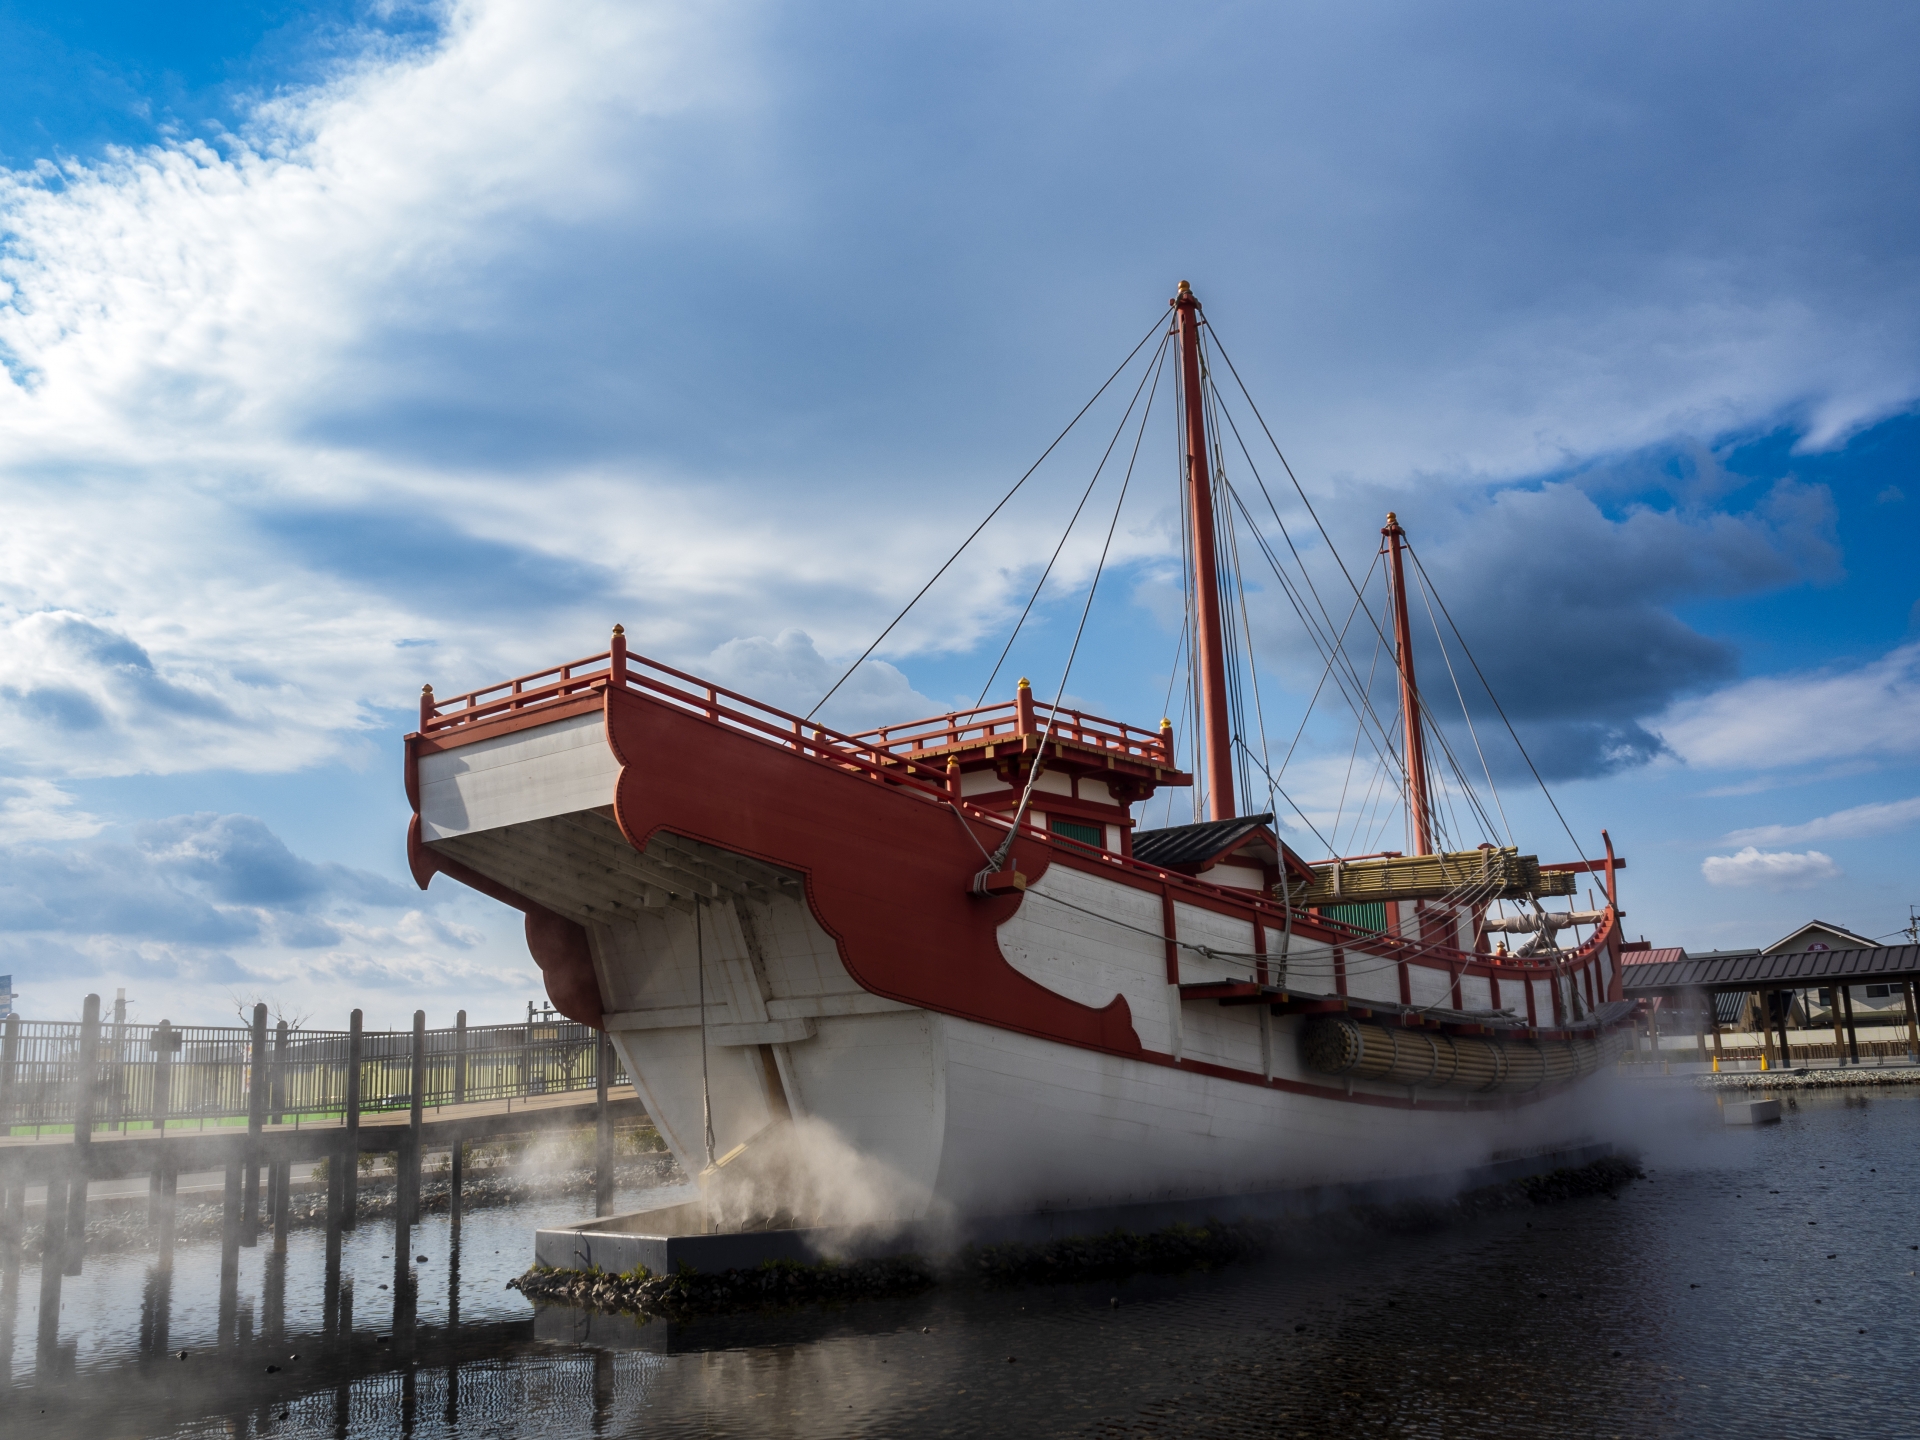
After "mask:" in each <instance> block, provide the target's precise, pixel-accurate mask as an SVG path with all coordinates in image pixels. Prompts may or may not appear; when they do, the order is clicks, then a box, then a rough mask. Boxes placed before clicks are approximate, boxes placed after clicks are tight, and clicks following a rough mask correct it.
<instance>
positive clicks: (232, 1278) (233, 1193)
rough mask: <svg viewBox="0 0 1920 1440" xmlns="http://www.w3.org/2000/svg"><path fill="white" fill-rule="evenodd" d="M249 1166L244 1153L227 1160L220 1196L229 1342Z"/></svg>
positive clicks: (223, 1330) (223, 1306) (223, 1328)
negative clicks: (244, 1176) (244, 1178)
mask: <svg viewBox="0 0 1920 1440" xmlns="http://www.w3.org/2000/svg"><path fill="white" fill-rule="evenodd" d="M245 1169H247V1164H246V1156H245V1154H244V1153H242V1154H235V1155H233V1156H232V1158H230V1159H229V1160H228V1161H227V1173H226V1184H225V1186H224V1187H223V1190H222V1194H221V1197H220V1317H219V1321H218V1326H219V1336H220V1341H221V1343H222V1344H225V1343H226V1341H227V1338H228V1335H229V1333H230V1331H231V1329H232V1326H233V1323H234V1317H235V1313H236V1312H235V1306H236V1301H237V1297H238V1295H239V1289H240V1230H241V1224H240V1200H241V1196H242V1194H243V1193H244V1191H245V1186H244V1185H243V1184H242V1183H241V1172H242V1171H244V1170H245Z"/></svg>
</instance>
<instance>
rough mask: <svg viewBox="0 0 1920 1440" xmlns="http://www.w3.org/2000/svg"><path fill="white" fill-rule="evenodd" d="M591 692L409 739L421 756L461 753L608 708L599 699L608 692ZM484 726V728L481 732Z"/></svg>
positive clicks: (595, 688)
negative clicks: (476, 745)
mask: <svg viewBox="0 0 1920 1440" xmlns="http://www.w3.org/2000/svg"><path fill="white" fill-rule="evenodd" d="M589 689H590V692H591V693H588V694H584V695H569V696H568V697H567V698H566V699H564V700H558V701H555V702H554V703H553V704H551V705H543V706H542V707H541V708H539V709H538V710H523V711H519V712H517V713H515V714H512V715H503V716H501V717H500V718H498V719H495V720H488V721H485V722H480V721H475V722H474V723H473V725H472V726H471V727H462V728H461V729H459V730H454V731H450V732H445V731H443V732H436V733H433V734H428V735H419V734H416V735H409V736H408V737H407V739H408V740H409V741H410V742H411V743H412V744H413V745H415V746H417V747H418V749H419V752H420V753H421V754H422V755H432V754H435V753H437V752H439V751H442V750H458V749H459V748H460V747H461V746H462V745H472V744H473V743H475V742H476V741H479V740H492V739H494V738H495V737H496V736H500V735H511V734H513V733H514V731H516V730H531V729H533V728H534V727H535V726H537V725H551V724H553V723H554V722H555V721H556V720H566V719H569V718H571V717H572V716H575V715H590V714H593V713H595V712H597V711H599V710H602V709H604V708H605V703H604V702H603V701H602V700H601V698H600V697H601V696H602V695H603V694H604V693H605V688H604V686H602V685H600V684H599V683H597V682H596V683H595V684H594V685H592V686H591V687H589ZM483 724H484V728H482V727H483Z"/></svg>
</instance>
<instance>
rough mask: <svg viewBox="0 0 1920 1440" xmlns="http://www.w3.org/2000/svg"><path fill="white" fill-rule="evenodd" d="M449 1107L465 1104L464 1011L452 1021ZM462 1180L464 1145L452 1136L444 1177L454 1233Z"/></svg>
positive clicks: (465, 1016) (448, 1212) (465, 1154)
mask: <svg viewBox="0 0 1920 1440" xmlns="http://www.w3.org/2000/svg"><path fill="white" fill-rule="evenodd" d="M453 1103H454V1104H456V1105H464V1104H466V1103H467V1012H466V1011H464V1010H461V1011H459V1012H458V1013H456V1014H455V1015H454V1017H453ZM466 1178H467V1142H466V1139H465V1137H464V1136H461V1135H459V1134H456V1135H455V1136H454V1140H453V1155H452V1163H451V1164H450V1165H449V1166H448V1174H447V1220H448V1222H449V1223H450V1224H451V1225H452V1227H453V1228H454V1229H455V1230H458V1229H459V1228H460V1191H461V1187H462V1186H463V1185H464V1184H465V1182H466Z"/></svg>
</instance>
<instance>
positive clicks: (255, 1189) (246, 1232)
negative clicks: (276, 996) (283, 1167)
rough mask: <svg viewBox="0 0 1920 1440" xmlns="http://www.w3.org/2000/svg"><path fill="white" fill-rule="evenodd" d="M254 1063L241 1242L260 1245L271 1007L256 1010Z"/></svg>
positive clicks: (249, 1086) (249, 1093)
mask: <svg viewBox="0 0 1920 1440" xmlns="http://www.w3.org/2000/svg"><path fill="white" fill-rule="evenodd" d="M248 1053H249V1054H250V1055H251V1056H252V1058H253V1063H252V1065H251V1066H250V1067H249V1069H248V1071H247V1082H248V1083H247V1145H246V1152H245V1156H244V1158H243V1160H242V1174H241V1177H240V1243H241V1244H242V1245H257V1244H259V1243H260V1132H261V1130H262V1128H263V1127H264V1126H265V1125H266V1123H267V1006H266V1002H265V1001H264V1000H263V1001H261V1002H260V1003H259V1004H257V1005H255V1006H254V1007H253V1043H252V1045H251V1046H250V1047H249V1052H248Z"/></svg>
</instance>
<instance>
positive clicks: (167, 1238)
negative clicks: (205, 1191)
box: [147, 1020, 180, 1265]
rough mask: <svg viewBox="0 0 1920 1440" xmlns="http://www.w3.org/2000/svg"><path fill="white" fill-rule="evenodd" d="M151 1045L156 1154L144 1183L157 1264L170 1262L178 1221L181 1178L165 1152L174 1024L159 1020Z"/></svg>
mask: <svg viewBox="0 0 1920 1440" xmlns="http://www.w3.org/2000/svg"><path fill="white" fill-rule="evenodd" d="M149 1043H150V1044H151V1045H152V1046H153V1138H154V1141H155V1145H156V1150H157V1152H158V1153H157V1154H156V1155H155V1156H154V1161H153V1174H152V1176H151V1177H150V1178H149V1180H148V1182H147V1224H148V1225H149V1226H152V1227H154V1228H155V1229H156V1230H157V1232H158V1234H157V1236H156V1239H157V1240H158V1242H159V1251H160V1263H161V1264H162V1265H171V1264H172V1263H173V1232H174V1225H175V1222H176V1220H177V1216H176V1214H175V1209H174V1198H175V1196H176V1195H177V1194H178V1192H179V1188H180V1176H179V1173H178V1171H177V1170H176V1168H175V1167H174V1164H173V1160H172V1158H171V1156H170V1155H169V1154H168V1151H167V1115H168V1112H169V1111H171V1110H172V1108H173V1057H174V1053H175V1052H176V1051H178V1050H179V1048H180V1037H179V1036H178V1035H176V1034H174V1031H173V1022H172V1021H171V1020H162V1021H161V1022H160V1024H159V1027H158V1028H157V1029H156V1030H155V1031H154V1032H153V1039H152V1040H151V1041H150V1042H149Z"/></svg>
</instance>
